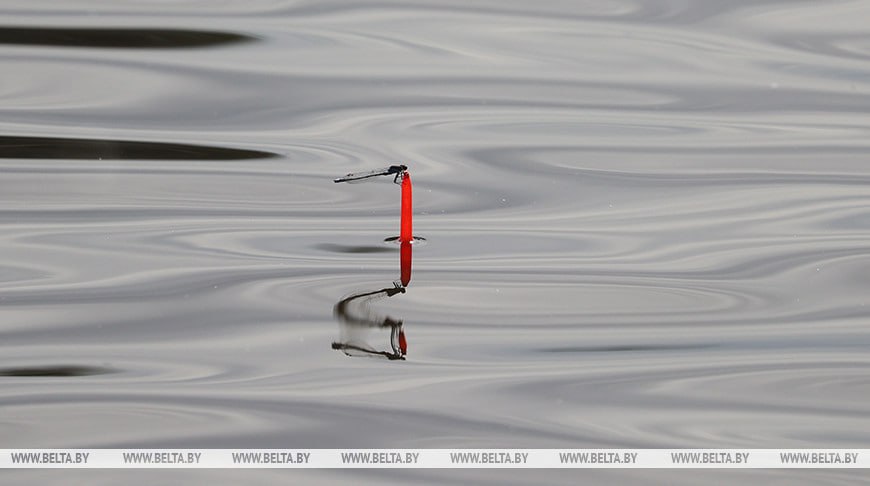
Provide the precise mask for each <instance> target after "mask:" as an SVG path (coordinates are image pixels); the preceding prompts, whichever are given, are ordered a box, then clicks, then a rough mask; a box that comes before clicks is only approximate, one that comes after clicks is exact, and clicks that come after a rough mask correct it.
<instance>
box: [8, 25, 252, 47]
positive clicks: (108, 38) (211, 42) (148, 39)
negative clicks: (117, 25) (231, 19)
mask: <svg viewBox="0 0 870 486" xmlns="http://www.w3.org/2000/svg"><path fill="white" fill-rule="evenodd" d="M253 40H255V38H254V37H251V36H247V35H243V34H237V33H231V32H210V31H197V30H180V29H135V28H130V29H111V28H60V27H9V26H0V44H10V45H20V46H51V47H98V48H106V49H178V48H194V47H216V46H221V45H225V44H235V43H240V42H249V41H253Z"/></svg>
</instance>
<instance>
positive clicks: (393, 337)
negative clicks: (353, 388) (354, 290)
mask: <svg viewBox="0 0 870 486" xmlns="http://www.w3.org/2000/svg"><path fill="white" fill-rule="evenodd" d="M393 285H394V286H393V287H388V288H385V289H381V290H375V291H372V292H363V293H359V294H354V295H351V296H350V297H346V298H344V299H342V300H340V301H339V302H338V303H337V304H335V309H334V314H335V317H336V318H338V320H339V324H340V337H339V340H338V341H336V342H333V343H332V349H340V350H342V351H344V353H345V354H346V355H348V356H384V357H386V358H387V359H391V360H392V359H405V354H406V353H407V352H408V344H407V341H405V330H404V328H403V323H402V320H401V319H399V320H397V319H393V318H392V317H389V316H387V317H379V316H376V315H375V314H374V313H372V312H371V311H370V310H369V308H368V303H369V302H371V301H372V300H375V299H380V298H383V297H392V296H394V295H396V294H404V293H405V287H402V286H401V285H399V284H398V283H394V284H393ZM373 329H384V330H389V331H390V351H379V350H378V349H377V348H375V347H373V346H371V345H370V344H369V343H368V339H367V338H368V337H369V335H370V334H371V331H372V330H373Z"/></svg>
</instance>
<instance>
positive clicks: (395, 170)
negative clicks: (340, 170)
mask: <svg viewBox="0 0 870 486" xmlns="http://www.w3.org/2000/svg"><path fill="white" fill-rule="evenodd" d="M406 170H408V166H407V165H391V166H389V167H384V168H383V169H375V170H370V171H367V172H355V173H352V174H347V175H346V176H344V177H339V178H338V179H335V180H333V182H351V181H358V180H360V179H368V178H369V177H377V176H385V175H391V174H396V177H394V178H393V182H395V183H396V184H399V183H400V180H399V179H400V178H401V177H402V174H404V173H405V171H406Z"/></svg>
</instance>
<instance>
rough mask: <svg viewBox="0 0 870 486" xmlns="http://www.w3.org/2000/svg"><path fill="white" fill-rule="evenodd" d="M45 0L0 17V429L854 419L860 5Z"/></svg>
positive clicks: (364, 434) (864, 248) (623, 443)
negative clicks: (385, 335)
mask: <svg viewBox="0 0 870 486" xmlns="http://www.w3.org/2000/svg"><path fill="white" fill-rule="evenodd" d="M74 3H75V4H76V6H79V7H83V8H90V9H92V10H94V11H96V12H99V13H101V17H100V19H101V22H100V25H101V26H103V27H102V28H103V29H104V30H101V31H99V32H96V31H93V30H91V29H92V25H93V22H92V19H91V20H88V19H86V18H82V17H81V16H80V15H78V14H77V13H76V11H75V10H73V9H72V7H71V6H66V7H63V8H59V7H57V6H56V5H54V4H48V3H44V2H13V3H12V4H10V5H9V6H8V8H7V12H6V14H7V15H6V16H5V18H4V27H0V43H5V44H6V46H5V47H4V50H3V51H2V52H0V61H2V62H3V65H4V66H5V69H4V76H3V80H4V81H3V82H2V83H0V120H2V121H0V227H2V231H0V250H2V252H0V253H2V255H3V258H4V260H3V261H2V262H0V338H2V339H0V346H2V354H0V382H2V385H3V388H2V392H0V409H2V410H3V411H4V413H3V414H2V416H3V417H6V418H4V419H3V420H2V423H3V424H2V426H3V427H5V429H6V430H8V431H9V432H10V435H14V436H15V437H17V440H18V443H17V444H16V446H20V447H47V446H51V447H62V446H69V447H122V446H123V447H126V446H131V447H170V446H178V447H191V446H202V447H247V446H250V447H307V448H312V447H505V446H510V447H545V448H549V447H608V446H612V447H705V448H709V447H759V448H768V447H863V446H865V445H866V437H865V435H866V434H862V433H860V432H859V431H863V430H868V429H870V422H868V418H867V417H870V407H868V405H867V404H868V403H870V401H868V400H867V399H866V398H867V397H868V396H870V381H868V380H867V379H866V378H865V376H866V370H867V369H868V366H870V361H868V358H867V353H866V350H867V348H868V346H870V329H868V326H867V323H868V322H870V299H868V298H867V296H868V295H870V292H868V291H870V278H868V275H870V243H868V242H870V210H868V209H867V208H870V190H868V189H867V188H868V183H870V167H868V166H867V164H866V154H867V153H868V151H870V143H868V140H870V119H868V117H867V116H866V113H867V112H868V111H870V96H868V94H870V68H868V65H867V63H866V61H867V59H868V56H870V42H868V39H870V34H868V30H867V27H866V19H867V18H870V6H868V4H867V2H860V1H837V2H825V3H812V2H790V1H779V0H776V1H773V0H772V1H765V2H757V1H748V0H747V1H743V0H739V1H738V0H734V1H728V2H720V1H713V0H709V1H706V0H705V1H700V2H674V1H670V0H661V1H651V2H636V1H617V2H612V1H608V2H603V1H595V0H590V1H583V2H549V3H546V4H541V5H537V4H535V5H531V4H528V3H520V2H503V1H486V2H475V3H474V4H473V5H470V4H468V3H467V2H466V3H463V2H452V1H451V2H428V1H415V2H390V1H384V2H375V3H372V2H368V3H366V2H362V3H360V2H350V3H349V2H343V1H328V2H282V1H272V0H262V1H257V2H247V3H239V2H222V3H220V4H219V5H212V4H208V5H205V4H203V3H202V2H178V3H173V4H166V5H162V6H161V7H162V9H161V11H155V10H154V9H152V8H150V7H147V6H144V5H140V6H134V5H133V4H125V5H120V4H119V5H115V4H112V5H109V4H107V3H105V2H98V1H95V2H92V1H86V0H80V1H76V2H74ZM95 32H96V33H95ZM153 32H157V33H159V35H156V36H152V35H151V34H150V33H153ZM203 35H205V37H203ZM253 39H256V42H244V41H247V40H253ZM206 44H207V46H206ZM119 46H126V47H135V49H116V48H115V47H119ZM66 47H71V48H69V49H67V48H66ZM72 47H74V48H72ZM163 47H172V48H171V49H164V48H163ZM176 47H178V48H176ZM186 47H208V48H207V49H186ZM100 159H102V160H100ZM399 163H403V164H407V165H408V167H409V170H410V172H411V173H413V175H414V181H415V188H416V191H417V193H416V195H415V199H414V201H415V205H416V206H415V210H416V214H415V220H416V221H415V226H414V228H415V232H417V233H419V235H420V236H422V237H425V238H426V240H427V244H426V245H425V246H423V245H421V246H419V247H418V248H415V253H414V257H415V261H414V282H413V284H412V285H410V286H409V287H408V288H407V292H405V293H404V294H403V295H402V296H401V297H400V298H397V299H392V298H391V299H382V300H379V301H377V302H375V301H371V302H368V301H367V304H366V305H368V306H369V307H370V308H366V313H370V314H371V315H376V316H401V321H402V322H403V326H404V332H405V333H406V334H407V340H408V343H407V344H408V351H407V355H406V358H407V360H406V361H401V360H393V361H387V360H360V359H356V358H354V357H349V356H345V355H343V354H342V353H337V352H335V351H334V350H332V349H331V348H332V343H334V342H337V341H339V340H340V339H342V338H343V337H347V336H345V335H344V334H342V333H345V334H346V333H347V330H346V329H344V328H342V327H341V326H342V322H341V320H342V319H344V320H345V321H349V320H353V318H352V317H347V316H346V315H344V314H340V313H339V314H337V315H338V317H339V319H338V320H339V321H340V322H336V319H335V318H334V317H333V315H332V311H333V309H334V308H335V305H336V303H340V302H342V299H343V298H344V297H346V296H352V295H367V294H366V292H371V291H373V290H378V289H384V287H385V285H386V286H387V289H385V290H390V289H389V287H388V285H389V282H391V281H394V280H395V279H396V278H397V277H398V275H399V253H398V251H397V248H396V246H395V245H390V244H388V243H384V240H385V239H388V238H390V237H393V236H395V235H396V234H397V232H398V230H399V228H398V225H399V221H398V215H399V214H398V209H399V208H398V206H399V195H400V193H399V190H398V188H397V187H396V186H395V185H393V184H390V183H389V181H386V180H384V181H372V182H369V183H365V184H358V185H354V186H343V185H336V184H333V183H332V179H333V178H334V177H337V176H340V175H342V174H345V173H348V172H355V171H359V170H366V169H371V168H376V167H381V166H387V165H391V164H399ZM366 315H368V314H366ZM342 316H344V317H342ZM357 320H359V319H357ZM371 320H373V319H369V321H371ZM393 320H396V319H393ZM397 322H398V321H397ZM388 327H389V326H388ZM95 430H100V431H102V432H101V433H100V434H95V433H94V432H93V431H95ZM372 474H374V473H372ZM428 474H429V473H427V472H425V471H421V472H415V473H413V474H411V476H409V478H412V479H420V480H426V479H430V480H431V479H432V477H430V476H428ZM625 474H626V477H629V476H630V474H629V473H628V472H626V473H625ZM747 474H749V473H747ZM752 474H753V475H754V476H753V477H754V478H766V479H769V477H768V475H769V474H773V473H769V472H763V471H758V472H752ZM546 477H547V478H549V479H552V480H553V481H560V479H559V477H558V476H555V475H552V476H546ZM661 477H662V478H664V477H667V476H661ZM783 477H788V476H783ZM373 478H374V479H373ZM463 478H465V479H468V478H471V476H468V477H463ZM826 478H827V479H830V480H831V482H836V481H838V480H839V479H842V478H841V477H840V476H837V475H832V476H830V477H826ZM368 479H369V480H372V482H373V481H374V480H378V479H383V478H377V477H375V476H369V477H368ZM472 479H473V478H472ZM503 479H505V480H506V481H510V480H513V478H503ZM537 479H538V480H539V479H540V478H539V477H538V478H537ZM669 479H670V480H677V479H679V480H682V479H680V478H674V477H669ZM792 479H798V480H807V479H805V478H803V477H799V478H794V477H792ZM847 479H848V478H847ZM807 481H808V480H807ZM662 482H669V481H665V480H662Z"/></svg>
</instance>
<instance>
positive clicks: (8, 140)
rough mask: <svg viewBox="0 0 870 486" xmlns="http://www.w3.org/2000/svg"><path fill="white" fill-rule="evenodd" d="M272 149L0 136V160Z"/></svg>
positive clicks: (195, 156) (167, 156) (233, 156)
mask: <svg viewBox="0 0 870 486" xmlns="http://www.w3.org/2000/svg"><path fill="white" fill-rule="evenodd" d="M270 157H277V154H274V153H272V152H264V151H262V150H247V149H236V148H226V147H210V146H206V145H190V144H186V143H163V142H132V141H125V140H103V139H85V138H51V137H14V136H0V159H86V160H94V159H105V160H121V159H130V160H246V159H266V158H270Z"/></svg>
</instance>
